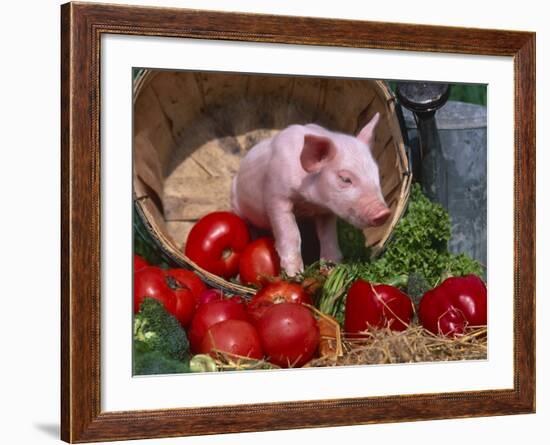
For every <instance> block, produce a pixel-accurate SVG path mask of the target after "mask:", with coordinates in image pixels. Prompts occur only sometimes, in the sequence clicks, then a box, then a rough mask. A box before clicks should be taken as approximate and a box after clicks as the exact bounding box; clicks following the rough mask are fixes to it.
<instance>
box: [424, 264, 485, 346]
mask: <svg viewBox="0 0 550 445" xmlns="http://www.w3.org/2000/svg"><path fill="white" fill-rule="evenodd" d="M418 318H419V319H420V323H421V324H422V326H424V327H425V328H426V329H427V330H429V331H431V332H433V333H434V334H442V335H446V336H448V337H453V336H456V335H460V334H462V333H464V330H465V329H466V327H467V326H485V325H486V324H487V287H486V286H485V283H484V282H483V281H482V280H481V278H479V277H477V276H475V275H467V276H465V277H451V278H448V279H446V280H445V281H444V282H443V283H441V284H440V285H439V286H437V287H436V288H434V289H432V290H430V291H428V292H426V293H425V294H424V296H423V297H422V300H420V305H419V307H418Z"/></svg>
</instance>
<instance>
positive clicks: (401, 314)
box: [344, 280, 413, 336]
mask: <svg viewBox="0 0 550 445" xmlns="http://www.w3.org/2000/svg"><path fill="white" fill-rule="evenodd" d="M412 317H413V303H412V301H411V299H410V298H409V297H408V296H407V295H406V294H404V293H403V292H401V291H400V290H399V289H397V288H396V287H393V286H389V285H387V284H376V285H375V284H372V283H369V282H367V281H364V280H357V281H356V282H355V283H353V285H352V286H351V287H350V289H349V291H348V296H347V299H346V314H345V322H344V328H345V331H346V332H347V333H348V334H352V335H351V336H353V334H357V333H358V332H361V331H365V330H366V329H368V328H369V327H373V328H383V327H390V328H391V329H392V330H394V331H403V330H405V329H407V327H408V325H409V323H410V322H411V320H412Z"/></svg>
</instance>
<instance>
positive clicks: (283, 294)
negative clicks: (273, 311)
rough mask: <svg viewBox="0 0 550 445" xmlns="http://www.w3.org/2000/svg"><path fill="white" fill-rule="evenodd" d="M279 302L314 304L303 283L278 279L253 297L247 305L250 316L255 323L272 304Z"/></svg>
mask: <svg viewBox="0 0 550 445" xmlns="http://www.w3.org/2000/svg"><path fill="white" fill-rule="evenodd" d="M278 303H298V304H302V303H306V304H312V301H311V297H310V295H309V294H308V293H307V292H306V290H305V289H304V288H303V287H302V285H300V284H298V283H289V282H288V281H277V282H275V283H270V284H268V285H267V286H265V287H263V288H262V289H260V290H259V291H258V293H257V294H256V295H254V297H252V299H251V300H250V301H249V303H248V306H247V312H248V316H249V317H250V319H251V320H252V321H253V322H254V323H255V322H257V321H258V320H259V319H260V318H262V316H263V314H264V313H265V311H266V310H267V309H268V308H269V307H270V306H272V305H274V304H278Z"/></svg>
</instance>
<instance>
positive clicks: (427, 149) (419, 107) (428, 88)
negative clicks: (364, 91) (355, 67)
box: [396, 82, 450, 208]
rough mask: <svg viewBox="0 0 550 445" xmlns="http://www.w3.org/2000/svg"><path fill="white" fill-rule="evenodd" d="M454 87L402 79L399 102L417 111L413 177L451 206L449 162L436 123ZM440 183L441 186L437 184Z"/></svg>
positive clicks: (399, 88)
mask: <svg viewBox="0 0 550 445" xmlns="http://www.w3.org/2000/svg"><path fill="white" fill-rule="evenodd" d="M449 93H450V87H449V85H448V84H445V83H426V82H400V83H398V84H397V91H396V95H397V98H398V100H399V102H400V103H401V104H402V105H403V106H404V107H405V108H407V109H409V110H410V111H412V112H413V113H414V117H415V120H416V125H417V128H418V133H419V138H418V140H419V145H418V147H417V149H416V150H415V151H413V155H412V162H413V177H414V178H415V180H416V181H418V182H420V183H421V184H422V187H423V189H424V192H425V193H426V195H427V196H428V197H429V198H430V199H432V200H434V201H436V202H439V203H440V204H442V205H443V206H444V207H445V208H447V194H446V192H447V187H446V178H447V172H446V168H445V167H446V165H445V161H444V159H443V154H442V151H441V142H440V140H439V133H438V131H437V126H436V123H435V112H436V111H437V110H438V109H439V108H441V107H442V106H443V105H445V103H446V102H447V99H448V98H449ZM436 185H437V187H436Z"/></svg>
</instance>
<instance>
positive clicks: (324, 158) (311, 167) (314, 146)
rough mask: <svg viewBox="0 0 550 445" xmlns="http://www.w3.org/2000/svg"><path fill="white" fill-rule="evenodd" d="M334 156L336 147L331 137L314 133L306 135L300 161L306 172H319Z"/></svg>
mask: <svg viewBox="0 0 550 445" xmlns="http://www.w3.org/2000/svg"><path fill="white" fill-rule="evenodd" d="M334 156H336V147H335V146H334V144H333V143H332V141H331V140H330V139H329V138H326V137H323V136H316V135H314V134H306V135H305V136H304V147H303V148H302V154H301V155H300V162H301V164H302V167H303V169H304V170H305V171H306V172H308V173H315V172H318V171H319V170H321V169H322V168H323V167H324V166H325V165H326V164H327V162H329V161H330V160H331V159H333V158H334Z"/></svg>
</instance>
